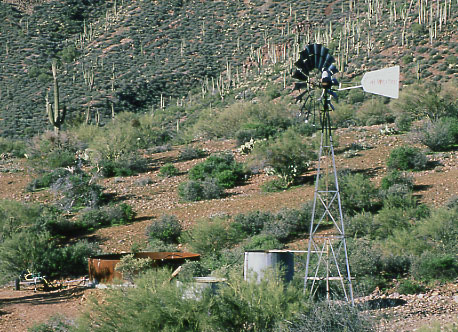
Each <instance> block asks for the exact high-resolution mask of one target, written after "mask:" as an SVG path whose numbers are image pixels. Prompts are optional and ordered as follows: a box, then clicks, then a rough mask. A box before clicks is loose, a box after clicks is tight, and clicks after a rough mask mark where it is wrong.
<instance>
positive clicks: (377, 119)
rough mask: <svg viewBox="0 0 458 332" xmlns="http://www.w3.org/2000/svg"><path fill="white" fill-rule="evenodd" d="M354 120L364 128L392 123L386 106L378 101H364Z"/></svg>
mask: <svg viewBox="0 0 458 332" xmlns="http://www.w3.org/2000/svg"><path fill="white" fill-rule="evenodd" d="M356 119H357V120H358V122H359V123H361V124H363V125H366V126H371V125H375V124H382V123H387V122H392V121H393V117H392V115H391V114H390V112H389V109H388V106H387V105H385V104H384V103H383V102H382V101H381V100H379V99H376V100H367V101H365V102H364V103H363V104H362V105H361V107H360V108H359V109H358V110H357V111H356Z"/></svg>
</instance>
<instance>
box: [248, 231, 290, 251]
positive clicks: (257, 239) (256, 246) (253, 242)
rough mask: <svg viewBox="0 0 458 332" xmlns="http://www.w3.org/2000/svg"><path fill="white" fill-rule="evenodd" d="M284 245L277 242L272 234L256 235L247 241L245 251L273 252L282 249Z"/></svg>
mask: <svg viewBox="0 0 458 332" xmlns="http://www.w3.org/2000/svg"><path fill="white" fill-rule="evenodd" d="M283 247H284V244H283V243H281V242H280V241H278V240H277V239H276V238H275V237H274V236H273V235H272V234H257V235H254V236H253V237H251V238H250V239H249V241H247V242H246V243H245V244H244V246H243V248H244V249H245V250H274V249H282V248H283Z"/></svg>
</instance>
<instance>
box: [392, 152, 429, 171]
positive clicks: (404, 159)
mask: <svg viewBox="0 0 458 332" xmlns="http://www.w3.org/2000/svg"><path fill="white" fill-rule="evenodd" d="M427 164H428V159H427V157H426V156H425V154H424V153H423V152H421V150H420V149H418V148H414V147H410V146H400V147H398V148H395V149H393V150H392V151H391V153H390V156H389V157H388V160H387V166H388V168H390V169H397V170H401V171H408V170H423V169H426V166H427Z"/></svg>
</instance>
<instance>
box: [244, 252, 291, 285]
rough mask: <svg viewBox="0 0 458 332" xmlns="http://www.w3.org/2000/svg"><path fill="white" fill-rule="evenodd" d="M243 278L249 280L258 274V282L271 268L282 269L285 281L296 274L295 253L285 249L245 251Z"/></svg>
mask: <svg viewBox="0 0 458 332" xmlns="http://www.w3.org/2000/svg"><path fill="white" fill-rule="evenodd" d="M243 267H244V269H243V278H244V279H245V280H249V279H251V278H254V277H255V276H256V279H257V282H260V281H261V279H263V278H264V275H265V273H266V271H267V270H269V269H273V270H276V269H280V270H281V272H282V278H283V280H284V281H291V280H292V279H293V276H294V254H293V253H292V252H289V251H285V250H253V251H246V252H245V261H244V266H243Z"/></svg>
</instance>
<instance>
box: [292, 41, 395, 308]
mask: <svg viewBox="0 0 458 332" xmlns="http://www.w3.org/2000/svg"><path fill="white" fill-rule="evenodd" d="M334 61H335V59H334V57H333V56H332V55H331V54H330V53H329V50H328V49H327V48H326V47H324V46H323V45H321V44H309V45H307V46H306V48H305V49H304V50H303V51H301V52H300V53H299V59H298V60H297V61H296V63H295V64H294V65H295V66H296V68H297V69H296V70H295V71H294V73H293V74H292V77H293V78H295V79H298V80H299V81H300V82H297V83H295V86H294V90H299V91H300V94H299V95H298V96H297V97H296V101H297V102H301V103H302V107H301V111H300V114H301V115H304V116H305V121H306V122H308V121H309V118H310V116H313V121H314V122H315V114H316V109H317V108H319V123H320V126H321V140H320V149H319V153H318V162H317V172H316V180H315V191H314V196H313V208H312V220H311V223H310V233H309V241H308V248H307V261H306V268H305V277H304V289H306V290H309V292H310V295H311V296H315V295H317V293H319V294H321V293H325V295H326V298H327V299H328V300H329V299H330V298H331V297H332V296H334V295H337V296H339V297H341V296H342V295H343V297H344V298H345V300H346V301H347V302H350V303H352V304H354V300H353V286H352V278H351V274H350V265H349V261H348V252H347V243H346V238H345V227H344V217H343V213H342V202H341V198H340V189H339V183H338V177H337V169H336V163H335V155H334V146H333V138H332V130H333V129H334V128H332V126H331V119H330V111H332V110H334V106H333V104H332V103H331V101H332V98H334V99H337V94H336V91H341V90H347V89H354V88H363V90H364V91H366V92H369V93H375V94H380V95H384V96H387V97H391V98H397V97H398V91H399V66H395V67H391V68H386V69H382V70H378V71H373V72H368V73H366V74H365V75H364V76H363V79H362V81H361V84H360V85H358V86H353V87H348V88H340V89H338V88H337V87H338V86H339V87H340V84H339V82H338V81H337V79H336V78H334V75H335V74H336V73H338V69H337V68H336V66H335V65H334V64H333V63H334ZM320 226H325V227H320ZM323 228H324V230H323ZM334 282H336V283H337V285H340V287H337V288H334V287H333V285H334V284H333V283H334ZM331 283H332V284H331Z"/></svg>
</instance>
